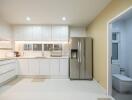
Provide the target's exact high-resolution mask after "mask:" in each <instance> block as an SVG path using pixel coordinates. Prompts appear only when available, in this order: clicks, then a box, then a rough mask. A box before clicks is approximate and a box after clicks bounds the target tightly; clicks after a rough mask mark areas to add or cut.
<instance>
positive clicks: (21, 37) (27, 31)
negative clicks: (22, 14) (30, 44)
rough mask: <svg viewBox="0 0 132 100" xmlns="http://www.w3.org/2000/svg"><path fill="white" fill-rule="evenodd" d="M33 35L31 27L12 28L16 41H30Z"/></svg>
mask: <svg viewBox="0 0 132 100" xmlns="http://www.w3.org/2000/svg"><path fill="white" fill-rule="evenodd" d="M32 34H33V28H32V26H27V25H24V26H15V27H14V39H15V40H16V41H31V40H32Z"/></svg>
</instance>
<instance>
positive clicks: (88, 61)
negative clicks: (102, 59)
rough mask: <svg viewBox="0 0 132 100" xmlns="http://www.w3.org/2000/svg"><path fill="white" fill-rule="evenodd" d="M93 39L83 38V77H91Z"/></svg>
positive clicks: (90, 78)
mask: <svg viewBox="0 0 132 100" xmlns="http://www.w3.org/2000/svg"><path fill="white" fill-rule="evenodd" d="M92 48H93V41H92V38H86V39H85V67H86V68H85V78H86V79H89V80H92V79H93V52H92V51H93V49H92Z"/></svg>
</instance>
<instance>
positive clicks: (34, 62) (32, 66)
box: [28, 59, 39, 75]
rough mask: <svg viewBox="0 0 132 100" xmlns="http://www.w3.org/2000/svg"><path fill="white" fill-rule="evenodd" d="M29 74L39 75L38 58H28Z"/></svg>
mask: <svg viewBox="0 0 132 100" xmlns="http://www.w3.org/2000/svg"><path fill="white" fill-rule="evenodd" d="M28 63H29V75H39V59H28Z"/></svg>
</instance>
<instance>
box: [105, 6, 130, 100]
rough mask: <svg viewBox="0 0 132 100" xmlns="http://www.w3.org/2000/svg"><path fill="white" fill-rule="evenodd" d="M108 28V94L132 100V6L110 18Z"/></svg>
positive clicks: (124, 99)
mask: <svg viewBox="0 0 132 100" xmlns="http://www.w3.org/2000/svg"><path fill="white" fill-rule="evenodd" d="M107 30H108V31H107V79H108V80H107V83H108V84H107V94H108V95H112V96H113V97H114V98H115V99H116V100H131V98H132V75H131V73H132V72H131V71H132V63H131V62H132V61H130V59H131V57H132V55H131V50H132V49H131V48H132V46H130V45H131V44H132V42H131V40H132V39H131V38H132V34H131V33H132V7H130V8H128V9H127V10H125V11H123V12H122V13H121V14H119V15H118V16H116V17H115V18H113V19H112V20H110V21H109V22H108V24H107Z"/></svg>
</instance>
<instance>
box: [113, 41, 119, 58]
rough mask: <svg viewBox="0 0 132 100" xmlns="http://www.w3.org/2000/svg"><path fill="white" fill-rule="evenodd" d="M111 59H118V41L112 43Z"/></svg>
mask: <svg viewBox="0 0 132 100" xmlns="http://www.w3.org/2000/svg"><path fill="white" fill-rule="evenodd" d="M112 60H118V43H112Z"/></svg>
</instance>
